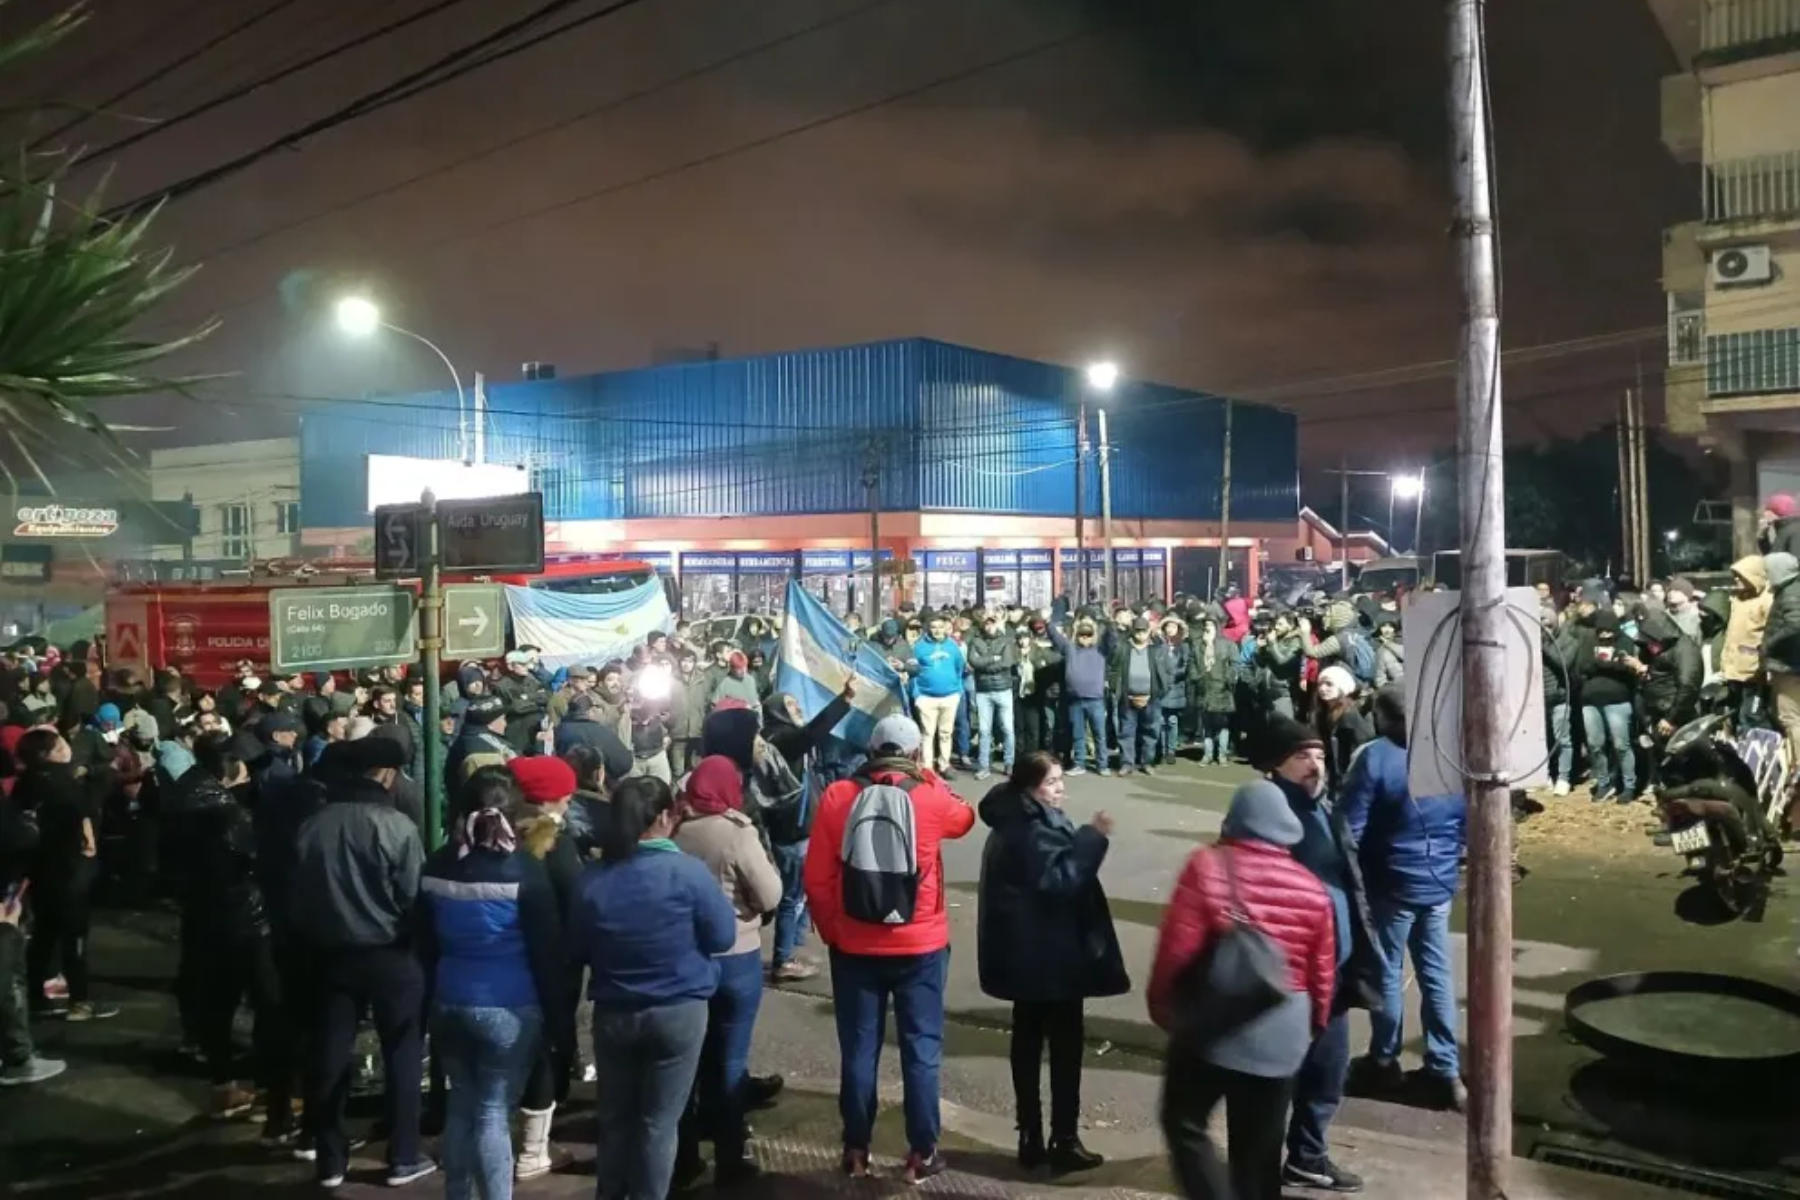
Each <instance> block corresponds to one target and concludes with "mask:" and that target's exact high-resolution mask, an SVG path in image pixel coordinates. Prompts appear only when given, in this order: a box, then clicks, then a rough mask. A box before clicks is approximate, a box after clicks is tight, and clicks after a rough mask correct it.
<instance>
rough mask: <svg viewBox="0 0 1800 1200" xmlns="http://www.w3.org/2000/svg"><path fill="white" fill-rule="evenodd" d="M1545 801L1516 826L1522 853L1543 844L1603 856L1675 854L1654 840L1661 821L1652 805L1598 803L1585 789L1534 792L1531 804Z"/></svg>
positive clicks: (1630, 856) (1544, 847)
mask: <svg viewBox="0 0 1800 1200" xmlns="http://www.w3.org/2000/svg"><path fill="white" fill-rule="evenodd" d="M1540 805H1541V806H1542V811H1534V812H1532V813H1531V815H1529V816H1527V817H1526V818H1525V819H1524V820H1523V821H1522V822H1520V823H1519V824H1518V825H1517V826H1516V829H1515V835H1516V843H1517V845H1518V848H1519V849H1520V850H1521V851H1526V850H1530V849H1532V848H1533V847H1540V848H1542V849H1545V850H1553V851H1556V852H1557V853H1559V854H1580V855H1588V856H1591V857H1594V858H1602V859H1619V858H1669V859H1671V860H1672V859H1673V857H1674V852H1673V851H1672V850H1668V849H1666V848H1663V847H1659V846H1656V845H1654V844H1652V842H1651V840H1650V834H1649V833H1648V832H1647V830H1648V829H1649V828H1650V825H1651V823H1652V822H1653V821H1655V820H1656V810H1655V809H1653V808H1652V807H1651V806H1650V805H1648V804H1645V803H1642V802H1639V803H1636V804H1615V803H1613V802H1611V801H1607V802H1606V803H1604V804H1595V803H1594V801H1593V799H1592V798H1591V793H1589V792H1588V790H1587V789H1585V788H1582V789H1578V790H1577V791H1575V792H1573V793H1571V794H1570V795H1567V796H1552V795H1551V794H1550V793H1549V791H1548V790H1545V791H1540V792H1533V793H1532V794H1531V797H1530V807H1531V808H1533V809H1537V808H1538V807H1539V806H1540Z"/></svg>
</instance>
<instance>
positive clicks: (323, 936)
mask: <svg viewBox="0 0 1800 1200" xmlns="http://www.w3.org/2000/svg"><path fill="white" fill-rule="evenodd" d="M328 786H329V795H330V802H329V803H327V804H326V805H325V807H324V808H322V809H320V810H319V811H318V812H316V813H314V814H313V815H312V816H310V817H308V818H307V820H306V824H304V825H302V826H301V827H300V833H299V836H298V837H297V838H296V839H295V847H294V872H293V890H292V895H291V897H290V908H289V912H288V916H289V917H290V918H291V919H292V921H293V923H294V927H295V929H296V930H297V931H298V932H299V934H300V935H301V936H302V937H303V938H304V939H305V940H306V941H307V943H308V944H310V945H312V946H314V947H316V948H318V949H352V948H355V949H364V948H373V947H378V946H392V945H395V944H397V943H399V942H401V941H402V940H403V939H404V938H406V937H407V936H408V935H409V934H410V933H411V932H412V919H413V907H414V905H415V904H416V903H417V902H418V898H419V877H420V874H421V872H422V871H423V869H424V866H425V846H424V843H423V842H421V841H420V840H419V830H418V827H417V826H416V825H415V824H414V823H413V822H412V820H411V819H410V818H408V817H407V816H406V815H405V814H403V813H401V812H400V811H399V810H398V809H396V808H395V807H394V802H393V798H392V797H391V796H390V795H388V793H387V791H386V789H384V788H383V787H382V786H381V785H380V784H378V783H376V782H375V781H374V780H372V779H368V778H365V777H363V776H360V775H359V776H353V777H352V778H349V779H345V780H341V781H335V782H333V783H331V784H330V785H328Z"/></svg>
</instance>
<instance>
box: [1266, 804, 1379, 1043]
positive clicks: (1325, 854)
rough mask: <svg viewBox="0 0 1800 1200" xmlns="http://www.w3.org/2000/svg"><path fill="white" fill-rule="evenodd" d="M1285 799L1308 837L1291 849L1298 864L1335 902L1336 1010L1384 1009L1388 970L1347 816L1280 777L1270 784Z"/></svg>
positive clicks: (1333, 921)
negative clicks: (1383, 991)
mask: <svg viewBox="0 0 1800 1200" xmlns="http://www.w3.org/2000/svg"><path fill="white" fill-rule="evenodd" d="M1271 782H1272V783H1274V784H1275V785H1276V786H1277V787H1279V788H1280V789H1281V791H1282V794H1283V795H1284V796H1286V797H1287V802H1288V807H1289V808H1291V809H1292V810H1293V813H1294V815H1295V816H1296V817H1298V818H1300V824H1301V826H1302V827H1303V828H1304V829H1305V831H1306V835H1305V838H1304V839H1303V840H1302V841H1301V842H1300V844H1299V845H1297V846H1295V847H1294V849H1293V855H1294V861H1295V862H1297V863H1299V864H1300V865H1301V866H1303V867H1305V868H1306V869H1307V870H1308V871H1311V872H1312V873H1313V875H1315V876H1317V878H1318V880H1319V882H1320V883H1323V884H1324V885H1325V893H1326V895H1327V896H1329V897H1330V898H1331V907H1332V918H1333V920H1332V923H1333V927H1334V929H1335V930H1336V941H1335V943H1334V944H1335V945H1336V946H1337V957H1338V978H1337V996H1336V998H1335V1000H1334V1002H1333V1003H1334V1007H1335V1008H1337V1009H1338V1010H1339V1011H1342V1010H1344V1009H1346V1008H1366V1009H1370V1010H1371V1011H1373V1010H1377V1009H1379V1008H1380V1007H1381V980H1382V977H1383V974H1384V972H1385V970H1386V967H1385V965H1384V961H1383V958H1382V951H1381V947H1380V946H1379V945H1378V944H1377V943H1376V942H1375V940H1374V929H1375V920H1374V918H1373V917H1372V916H1371V915H1370V912H1369V894H1368V890H1367V887H1366V886H1365V884H1364V881H1363V873H1362V863H1361V862H1360V861H1359V860H1358V859H1357V856H1356V839H1355V838H1354V837H1352V836H1351V834H1350V827H1349V825H1348V824H1347V823H1346V822H1345V820H1344V814H1343V813H1342V812H1339V811H1337V810H1335V809H1333V808H1331V807H1329V806H1327V805H1325V804H1324V803H1322V802H1321V798H1315V797H1311V796H1308V795H1306V794H1305V793H1304V792H1302V791H1301V790H1300V789H1299V788H1298V787H1296V786H1295V785H1293V784H1291V783H1289V782H1288V781H1287V780H1285V779H1281V778H1279V777H1276V778H1273V779H1271Z"/></svg>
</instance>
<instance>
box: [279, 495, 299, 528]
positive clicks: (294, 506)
mask: <svg viewBox="0 0 1800 1200" xmlns="http://www.w3.org/2000/svg"><path fill="white" fill-rule="evenodd" d="M275 532H276V533H283V534H294V533H299V532H300V502H299V501H298V500H277V501H276V502H275Z"/></svg>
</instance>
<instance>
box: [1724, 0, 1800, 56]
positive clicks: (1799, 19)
mask: <svg viewBox="0 0 1800 1200" xmlns="http://www.w3.org/2000/svg"><path fill="white" fill-rule="evenodd" d="M1796 34H1800V0H1707V4H1706V11H1705V13H1704V15H1703V16H1702V17H1701V20H1700V50H1701V52H1702V53H1705V52H1706V51H1709V50H1729V49H1731V48H1732V47H1734V46H1753V45H1755V44H1756V43H1758V42H1768V41H1775V40H1778V39H1780V38H1786V37H1793V36H1795V35H1796Z"/></svg>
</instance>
